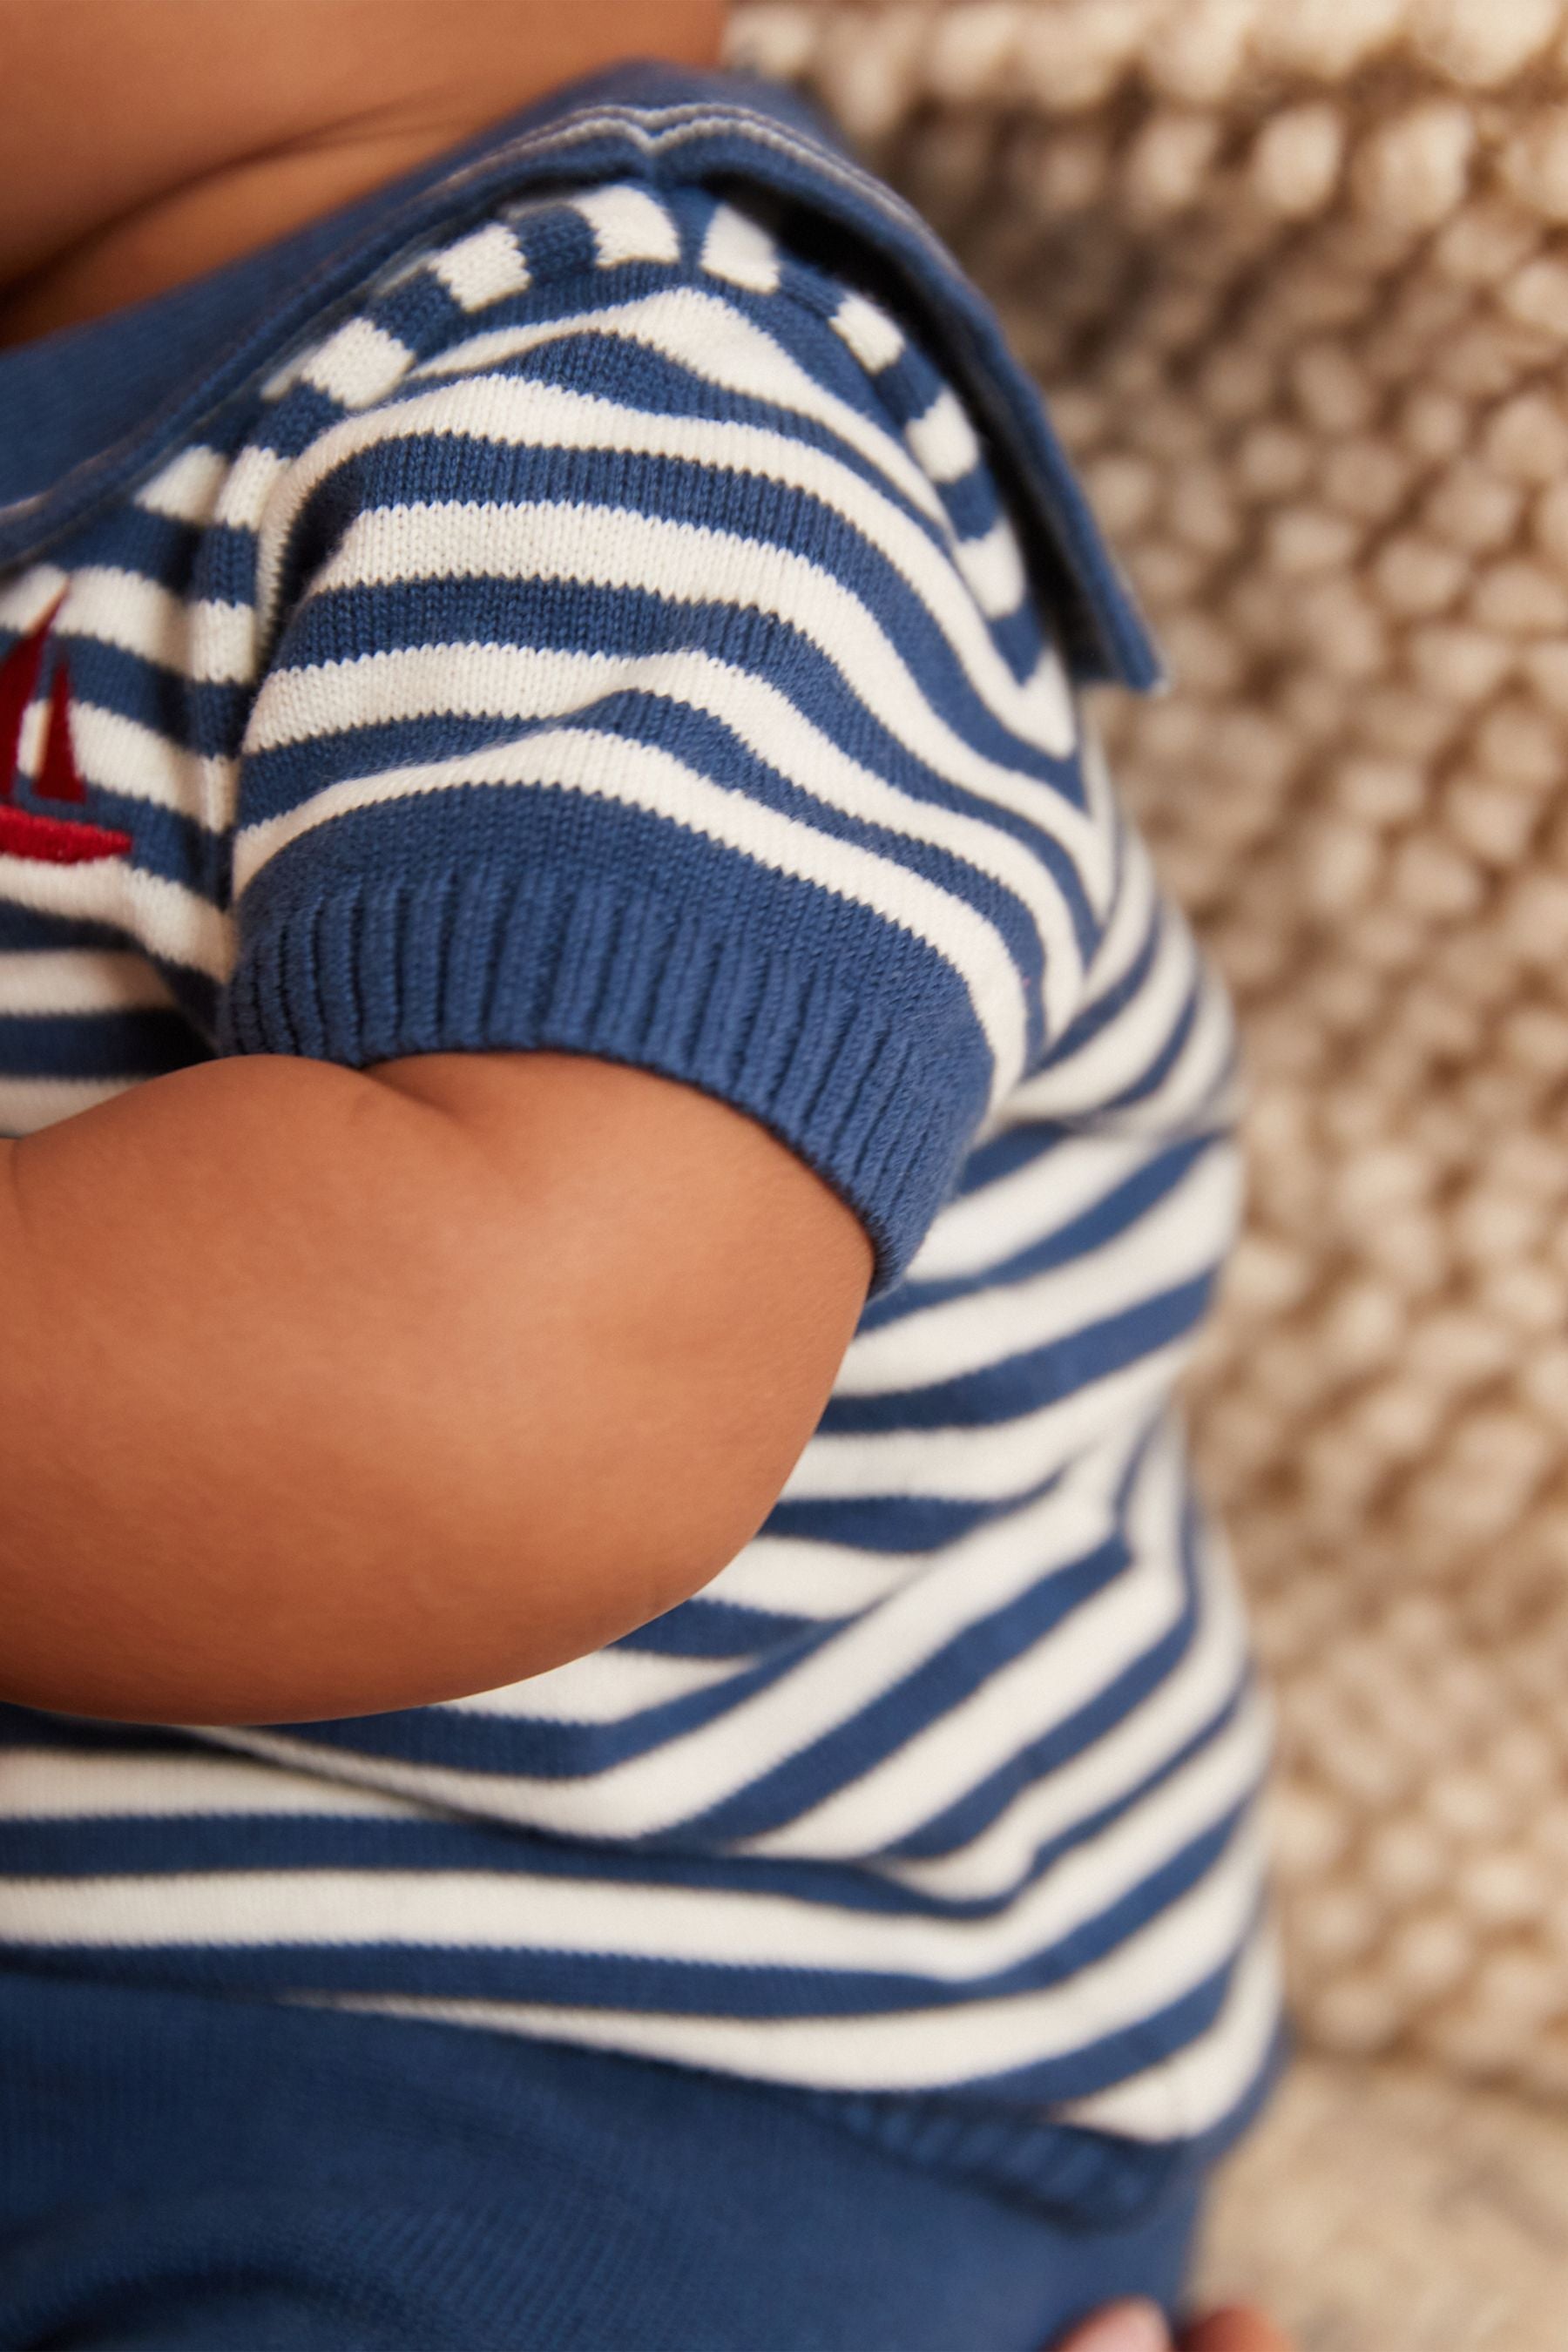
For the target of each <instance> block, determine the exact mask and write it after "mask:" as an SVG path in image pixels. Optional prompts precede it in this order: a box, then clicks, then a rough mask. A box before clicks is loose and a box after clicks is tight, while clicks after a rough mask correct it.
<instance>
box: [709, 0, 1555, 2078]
mask: <svg viewBox="0 0 1568 2352" xmlns="http://www.w3.org/2000/svg"><path fill="white" fill-rule="evenodd" d="M731 58H732V60H733V61H734V62H735V63H737V64H745V65H750V66H752V67H754V68H758V69H759V70H761V71H763V72H764V73H767V74H769V75H772V76H776V77H779V78H781V79H789V80H793V81H795V82H796V83H798V84H800V85H801V86H803V87H805V88H806V89H809V90H810V91H811V92H812V93H813V94H814V95H815V96H816V97H817V98H818V99H819V100H821V101H822V102H823V103H824V104H825V105H826V108H827V110H829V111H830V112H831V113H833V114H834V115H836V116H837V119H838V120H839V121H841V122H842V123H843V124H844V125H845V126H846V127H847V130H848V131H850V132H851V134H852V135H853V136H855V137H856V138H857V139H858V142H859V143H860V145H861V147H862V149H863V150H864V151H866V152H868V156H869V158H870V160H871V161H872V162H873V163H875V164H876V165H877V166H878V168H879V169H880V170H882V171H883V172H884V173H886V174H887V175H888V176H889V178H891V179H892V180H893V181H894V182H895V184H898V185H899V186H900V187H901V188H902V189H903V190H904V192H905V193H906V194H909V195H910V198H911V199H912V200H913V201H914V202H915V203H916V204H917V205H920V206H921V209H922V210H923V211H924V212H925V213H926V214H927V215H928V217H930V218H931V220H932V222H933V223H934V225H935V226H937V227H938V228H939V229H940V230H941V231H942V234H943V235H944V236H946V237H947V238H948V240H949V241H950V243H952V245H953V246H954V247H955V248H956V249H957V251H958V252H959V254H960V256H961V257H962V258H963V261H964V262H965V264H966V266H967V267H968V268H969V269H970V270H971V271H972V273H973V275H974V276H975V277H976V278H978V279H979V280H980V282H981V283H982V285H983V286H984V289H985V290H986V292H987V293H989V294H990V295H991V296H992V298H993V299H994V300H996V301H997V302H998V304H999V305H1000V308H1001V310H1002V312H1003V315H1004V317H1005V321H1006V323H1007V326H1008V329H1009V331H1010V333H1011V335H1012V336H1013V339H1014V341H1015V343H1016V347H1017V348H1018V349H1019V350H1020V351H1021V352H1023V354H1024V355H1025V356H1026V359H1027V361H1028V362H1029V363H1030V365H1031V366H1032V368H1033V369H1034V371H1035V372H1036V373H1037V376H1038V379H1039V381H1040V383H1041V384H1042V385H1043V387H1044V388H1045V390H1046V393H1047V397H1048V399H1049V402H1050V404H1051V407H1052V411H1053V414H1054V415H1055V417H1056V420H1057V422H1058V425H1059V427H1060V429H1061V430H1062V433H1063V435H1064V437H1065V438H1066V440H1067V441H1068V446H1069V447H1070V449H1071V450H1072V452H1073V454H1074V455H1075V457H1077V458H1078V459H1079V462H1080V464H1081V466H1082V467H1083V470H1084V473H1085V477H1086V479H1087V481H1088V483H1089V488H1090V490H1091V493H1092V496H1093V498H1094V499H1095V502H1096V505H1097V507H1098V509H1099V510H1100V514H1101V517H1102V519H1103V520H1104V521H1105V522H1106V524H1107V525H1108V526H1109V528H1110V530H1111V532H1112V535H1113V537H1114V538H1115V540H1116V541H1117V543H1118V546H1119V549H1120V551H1121V553H1122V555H1123V557H1124V559H1125V561H1126V563H1127V565H1128V568H1129V570H1130V572H1131V575H1132V577H1133V579H1134V581H1135V583H1137V585H1138V587H1139V588H1140V590H1141V591H1142V595H1143V598H1144V600H1145V603H1146V605H1147V608H1148V610H1149V612H1150V614H1151V616H1152V619H1153V621H1154V623H1155V625H1156V628H1157V630H1158V633H1159V635H1160V636H1161V637H1162V639H1163V645H1164V646H1165V649H1166V651H1167V654H1168V656H1169V659H1170V662H1171V665H1172V667H1173V670H1174V672H1175V677H1176V684H1175V687H1174V690H1173V692H1171V693H1170V694H1169V695H1168V696H1166V697H1164V698H1161V699H1158V700H1155V701H1153V702H1150V703H1143V704H1139V703H1135V702H1134V701H1132V700H1131V698H1126V697H1120V698H1118V697H1107V698H1105V702H1104V706H1103V710H1102V723H1103V725H1104V727H1105V730H1106V732H1107V740H1108V743H1109V746H1110V751H1111V753H1112V756H1113V759H1114V761H1115V763H1116V766H1117V768H1118V770H1119V772H1120V774H1121V779H1122V782H1123V786H1124V789H1125V791H1126V793H1127V794H1128V797H1129V799H1130V801H1131V803H1132V805H1133V807H1134V809H1135V811H1136V813H1137V814H1138V816H1139V818H1140V819H1141V821H1142V824H1143V825H1144V827H1145V829H1146V831H1147V833H1148V835H1149V836H1150V838H1151V839H1152V842H1153V844H1154V845H1155V847H1156V850H1157V852H1158V855H1159V857H1160V860H1161V863H1162V865H1163V871H1164V873H1165V875H1166V877H1167V878H1168V880H1169V881H1170V883H1171V884H1172V885H1173V887H1175V889H1176V890H1177V891H1178V893H1179V894H1180V895H1181V897H1182V898H1184V901H1185V903H1186V905H1187V906H1188V908H1190V909H1191V910H1192V912H1193V913H1194V916H1195V917H1196V919H1197V920H1198V923H1199V925H1200V927H1201V929H1202V930H1203V933H1204V935H1205V939H1206V940H1207V942H1208V944H1209V946H1210V948H1211V950H1213V952H1214V953H1215V956H1216V957H1217V959H1218V961H1219V962H1220V963H1221V965H1222V966H1223V968H1224V970H1225V971H1226V974H1227V975H1228V978H1229V980H1230V982H1231V985H1232V987H1233V989H1234V991H1235V992H1236V995H1237V1000H1238V1002H1239V1003H1240V1006H1241V1009H1242V1013H1243V1016H1244V1021H1245V1026H1246V1034H1247V1043H1248V1058H1249V1066H1250V1076H1251V1093H1252V1111H1251V1123H1250V1131H1251V1219H1250V1231H1249V1234H1248V1237H1247V1241H1246V1243H1245V1244H1244V1247H1243V1250H1242V1252H1241V1255H1240V1257H1239V1259H1238V1261H1237V1266H1236V1269H1235V1273H1234V1276H1233V1278H1232V1280H1231V1282H1230V1285H1229V1289H1228V1297H1227V1301H1226V1310H1225V1313H1224V1316H1223V1318H1222V1320H1221V1323H1220V1327H1219V1328H1218V1330H1217V1332H1216V1334H1215V1341H1214V1344H1213V1346H1212V1347H1211V1349H1210V1350H1209V1352H1208V1355H1207V1358H1206V1360H1205V1365H1204V1368H1203V1371H1202V1375H1201V1378H1200V1380H1199V1381H1198V1383H1197V1385H1196V1390H1195V1393H1194V1411H1195V1416H1196V1421H1197V1426H1198V1432H1199V1438H1200V1444H1201V1450H1202V1454H1203V1457H1204V1460H1205V1465H1206V1471H1207V1476H1208V1481H1209V1486H1210V1491H1211V1492H1212V1494H1213V1495H1214V1496H1215V1499H1216V1500H1217V1502H1218V1503H1219V1505H1220V1507H1221V1508H1222V1509H1223V1511H1224V1512H1225V1514H1226V1517H1227V1518H1228V1522H1229V1525H1230V1528H1231V1531H1232V1534H1233V1538H1234V1541H1235V1544H1236V1548H1237V1554H1238V1557H1239V1560H1240V1564H1241V1567H1242V1569H1243V1571H1244V1573H1245V1575H1246V1578H1247V1582H1248V1585H1249V1588H1250V1592H1251V1595H1252V1600H1253V1604H1254V1608H1255V1612H1256V1620H1257V1626H1258V1640H1259V1644H1260V1648H1261V1650H1262V1653H1263V1655H1264V1657H1265V1659H1266V1661H1267V1664H1268V1667H1269V1669H1270V1671H1271V1674H1272V1676H1273V1681H1274V1685H1275V1689H1276V1693H1277V1697H1278V1702H1279V1713H1280V1719H1281V1733H1282V1769H1281V1774H1280V1781H1279V1793H1278V1798H1277V1803H1276V1821H1277V1843H1278V1853H1279V1870H1280V1876H1281V1881H1282V1885H1283V1892H1284V1895H1285V1904H1286V1912H1287V1924H1288V1929H1289V1948H1290V1955H1291V1967H1292V1974H1293V1986H1294V1999H1295V2006H1296V2012H1297V2016H1298V2019H1299V2021H1300V2028H1301V2031H1302V2033H1303V2035H1304V2038H1305V2039H1306V2040H1307V2041H1308V2042H1310V2043H1316V2044H1317V2045H1319V2046H1320V2047H1323V2048H1327V2049H1329V2050H1331V2051H1335V2052H1340V2053H1357V2054H1368V2053H1394V2054H1403V2055H1405V2056H1415V2057H1420V2058H1423V2059H1425V2060H1426V2061H1428V2062H1430V2061H1434V2060H1435V2061H1436V2062H1438V2063H1441V2064H1442V2065H1444V2066H1446V2067H1448V2068H1451V2069H1453V2070H1455V2071H1457V2072H1458V2073H1461V2074H1469V2075H1472V2076H1484V2077H1489V2078H1492V2079H1496V2080H1501V2081H1508V2082H1511V2083H1513V2084H1516V2085H1518V2086H1519V2087H1521V2088H1525V2089H1527V2090H1530V2091H1531V2092H1533V2093H1535V2094H1537V2095H1542V2096H1545V2097H1547V2098H1549V2099H1559V2100H1561V2099H1568V1705H1565V1703H1564V1695H1565V1693H1568V351H1565V346H1568V5H1565V0H963V5H940V0H939V5H889V6H882V7H878V8H869V9H868V8H856V7H852V6H835V7H833V8H829V9H818V8H807V7H801V6H797V5H793V0H783V5H776V4H775V0H752V5H745V6H742V8H741V9H740V10H739V11H738V13H737V15H736V16H735V18H734V20H733V30H732V37H731Z"/></svg>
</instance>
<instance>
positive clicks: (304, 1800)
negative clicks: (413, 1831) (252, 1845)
mask: <svg viewBox="0 0 1568 2352" xmlns="http://www.w3.org/2000/svg"><path fill="white" fill-rule="evenodd" d="M214 1813H251V1814H255V1813H279V1814H288V1815H292V1814H300V1813H310V1814H340V1815H349V1814H353V1815H356V1816H370V1817H374V1818H376V1819H382V1820H395V1821H417V1820H425V1819H427V1818H428V1816H429V1809H428V1807H426V1806H424V1805H418V1804H415V1803H413V1802H411V1801H409V1800H408V1799H407V1798H405V1797H389V1796H386V1795H384V1793H383V1792H382V1791H381V1790H374V1789H351V1788H348V1787H345V1786H344V1785H343V1783H342V1782H341V1781H334V1780H321V1779H319V1778H317V1777H316V1776H315V1775H313V1774H305V1773H296V1772H284V1771H280V1770H279V1768H278V1766H277V1765H276V1764H252V1763H247V1762H244V1761H242V1760H241V1759H239V1758H238V1757H233V1756H173V1755H171V1756H142V1755H136V1754H134V1753H132V1754H122V1755H115V1754H114V1753H113V1752H112V1751H110V1753H108V1754H103V1753H100V1752H99V1751H97V1750H95V1749H92V1748H81V1749H79V1750H71V1749H68V1748H5V1749H4V1750H3V1751H0V1819H3V1820H7V1821H16V1822H49V1821H104V1820H111V1819H114V1818H116V1817H124V1818H126V1819H132V1818H135V1817H142V1818H148V1819H153V1820H160V1821H162V1820H168V1819H172V1818H174V1817H175V1816H179V1815H185V1816H189V1817H190V1818H192V1819H196V1818H199V1817H201V1816H203V1815H211V1814H214ZM139 1899H140V1903H141V1907H142V1909H143V1910H145V1909H146V1908H147V1904H146V1897H145V1881H142V1882H140V1885H139Z"/></svg>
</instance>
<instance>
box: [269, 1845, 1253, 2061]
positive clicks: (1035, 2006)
mask: <svg viewBox="0 0 1568 2352" xmlns="http://www.w3.org/2000/svg"><path fill="white" fill-rule="evenodd" d="M1259 1872H1260V1858H1259V1855H1258V1844H1257V1840H1256V1837H1255V1836H1254V1835H1253V1834H1251V1833H1250V1832H1244V1833H1243V1834H1242V1835H1241V1836H1239V1837H1237V1838H1236V1839H1235V1840H1233V1841H1232V1843H1231V1845H1230V1847H1229V1848H1228V1850H1227V1852H1226V1855H1225V1857H1224V1859H1223V1861H1222V1862H1221V1864H1220V1865H1219V1867H1218V1868H1217V1869H1215V1870H1214V1871H1212V1872H1210V1873H1209V1874H1208V1875H1207V1876H1206V1877H1205V1879H1203V1880H1202V1881H1201V1882H1200V1884H1199V1885H1197V1886H1196V1887H1194V1889H1193V1890H1192V1891H1191V1892H1190V1893H1189V1894H1187V1895H1184V1896H1183V1897H1182V1898H1181V1899H1180V1900H1179V1901H1177V1902H1175V1903H1173V1904H1172V1905H1171V1906H1170V1907H1169V1908H1168V1909H1167V1910H1165V1911H1163V1912H1162V1913H1161V1914H1160V1915H1159V1916H1158V1917H1157V1918H1155V1919H1153V1920H1152V1921H1151V1922H1150V1923H1149V1925H1148V1926H1147V1927H1144V1928H1143V1929H1142V1930H1141V1931H1140V1932H1139V1933H1138V1934H1136V1935H1134V1936H1131V1937H1128V1939H1127V1941H1126V1942H1125V1943H1123V1944H1121V1945H1119V1946H1118V1947H1117V1948H1116V1950H1115V1951H1114V1952H1112V1953H1110V1955H1109V1956H1108V1957H1107V1958H1105V1959H1103V1960H1101V1961H1100V1962H1099V1963H1098V1964H1097V1965H1096V1966H1095V1967H1093V1968H1091V1969H1084V1970H1082V1971H1081V1972H1080V1973H1079V1974H1078V1975H1076V1976H1072V1977H1069V1978H1068V1979H1067V1980H1066V1981H1065V1982H1064V1983H1061V1984H1056V1985H1050V1986H1047V1987H1046V1988H1045V1989H1044V1990H1040V1991H1036V1992H1027V1993H1014V1994H1011V1995H1005V1996H1003V1997H1000V1998H992V1999H986V2000H974V2001H969V2002H963V2003H960V2004H955V2005H952V2006H944V2007H942V2008H940V2009H935V2010H928V2011H920V2010H915V2011H909V2010H901V2011H894V2012H893V2013H892V2014H890V2015H882V2016H865V2015H854V2014H851V2015H849V2016H846V2017H804V2018H800V2017H764V2018H726V2017H682V2016H679V2015H675V2014H670V2013H667V2012H662V2011H648V2012H646V2013H639V2012H636V2011H615V2010H597V2009H569V2008H567V2007H565V2006H562V2007H559V2008H557V2007H553V2006H551V2005H549V2004H547V2003H544V2002H535V2001H491V2000H441V1999H422V1998H419V1997H417V1996H416V1997H404V1998H399V1997H397V1996H395V1995H378V1994H348V1995H342V1994H312V1995H308V1996H307V1995H299V1994H295V1995H293V1996H291V1997H290V1998H292V1999H293V2000H296V2001H300V2002H302V2003H304V2004H305V2005H308V2006H319V2007H323V2008H332V2009H348V2010H353V2011H371V2012H374V2013H377V2014H381V2015H385V2016H393V2017H414V2018H426V2019H433V2020H439V2021H443V2022H446V2023H449V2024H454V2025H475V2026H479V2027H485V2028H489V2029H490V2030H492V2031H496V2032H517V2033H525V2034H529V2035H531V2036H532V2037H533V2038H535V2039H537V2040H542V2041H556V2042H574V2043H577V2044H579V2045H582V2046H586V2047H590V2048H597V2049H605V2050H624V2051H628V2052H631V2053H634V2054H637V2055H640V2056H644V2057H649V2058H661V2059H668V2060H670V2061H672V2062H674V2063H678V2064H683V2065H691V2066H704V2067H709V2068H711V2069H713V2070H715V2071H716V2072H719V2073H721V2074H744V2075H749V2076H751V2077H752V2078H753V2079H754V2080H757V2081H759V2082H769V2083H788V2082H806V2083H814V2084H819V2085H820V2086H821V2087H823V2088H825V2089H833V2090H889V2091H900V2090H920V2089H930V2088H937V2087H939V2086H942V2085H944V2084H957V2083H965V2082H973V2081H974V2080H976V2079H977V2078H979V2077H983V2076H984V2075H987V2074H1002V2073H1005V2072H1006V2071H1009V2070H1011V2069H1013V2068H1015V2067H1018V2066H1026V2065H1030V2064H1037V2063H1042V2062H1044V2061H1047V2060H1050V2059H1053V2058H1059V2057H1065V2056H1067V2055H1068V2054H1069V2053H1071V2052H1073V2051H1075V2050H1081V2049H1086V2048H1089V2047H1092V2046H1093V2045H1094V2044H1095V2043H1096V2042H1100V2041H1101V2040H1102V2039H1104V2038H1105V2037H1106V2036H1107V2035H1109V2034H1112V2033H1117V2032H1123V2031H1125V2029H1126V2028H1127V2027H1129V2026H1133V2025H1136V2024H1138V2023H1139V2022H1140V2021H1142V2019H1143V2018H1144V2017H1146V2016H1147V2014H1148V2011H1149V2003H1150V1997H1151V1990H1152V1989H1153V1990H1154V1992H1155V1997H1156V1998H1158V1999H1161V2000H1164V2001H1176V2000H1180V1999H1181V1998H1182V1997H1183V1995H1184V1994H1185V1993H1187V1992H1190V1991H1193V1990H1195V1989H1196V1988H1197V1987H1198V1986H1199V1985H1200V1984H1202V1983H1203V1982H1204V1980H1205V1978H1207V1977H1210V1976H1212V1975H1213V1974H1214V1973H1215V1970H1216V1969H1219V1968H1222V1967H1223V1966H1224V1965H1225V1963H1226V1960H1227V1959H1229V1958H1231V1957H1232V1955H1233V1954H1234V1953H1235V1951H1236V1950H1237V1946H1238V1945H1239V1943H1240V1941H1241V1939H1242V1937H1243V1935H1244V1934H1245V1931H1246V1925H1247V1919H1248V1917H1249V1916H1250V1914H1251V1912H1252V1910H1253V1908H1254V1906H1255V1905H1256V1902H1257V1897H1258V1877H1259Z"/></svg>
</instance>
